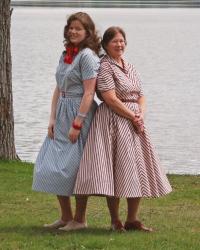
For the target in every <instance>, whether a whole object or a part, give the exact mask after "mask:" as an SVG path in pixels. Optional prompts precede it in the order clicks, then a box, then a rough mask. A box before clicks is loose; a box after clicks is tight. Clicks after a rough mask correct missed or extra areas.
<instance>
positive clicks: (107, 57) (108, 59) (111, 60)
mask: <svg viewBox="0 0 200 250" xmlns="http://www.w3.org/2000/svg"><path fill="white" fill-rule="evenodd" d="M102 59H105V60H106V61H108V62H109V63H110V64H113V65H116V66H117V67H119V68H120V69H121V70H122V71H123V72H124V73H125V74H127V73H128V64H127V62H126V60H125V59H124V57H122V58H121V59H122V63H123V66H124V67H121V65H119V64H118V63H117V62H116V61H115V60H114V59H113V58H112V57H110V56H108V55H105V56H104V57H103V58H102Z"/></svg>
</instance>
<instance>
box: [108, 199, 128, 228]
mask: <svg viewBox="0 0 200 250" xmlns="http://www.w3.org/2000/svg"><path fill="white" fill-rule="evenodd" d="M106 199H107V205H108V208H109V212H110V217H111V229H112V230H114V231H118V232H124V231H125V229H124V226H123V224H122V223H121V221H120V218H119V201H120V200H119V198H116V197H106Z"/></svg>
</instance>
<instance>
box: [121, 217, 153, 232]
mask: <svg viewBox="0 0 200 250" xmlns="http://www.w3.org/2000/svg"><path fill="white" fill-rule="evenodd" d="M124 228H125V229H126V230H127V231H130V230H139V231H143V232H153V229H152V228H148V227H145V226H144V225H143V224H142V223H141V222H140V221H138V220H135V221H134V222H128V221H126V222H125V225H124Z"/></svg>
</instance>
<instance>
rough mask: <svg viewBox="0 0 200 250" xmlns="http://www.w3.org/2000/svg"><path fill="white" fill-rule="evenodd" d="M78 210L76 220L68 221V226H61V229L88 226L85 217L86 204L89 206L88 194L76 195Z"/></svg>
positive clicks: (69, 229)
mask: <svg viewBox="0 0 200 250" xmlns="http://www.w3.org/2000/svg"><path fill="white" fill-rule="evenodd" d="M75 198H76V212H75V216H74V220H72V221H70V222H69V223H67V225H66V226H64V227H61V228H60V230H63V231H72V230H79V229H84V228H87V223H86V219H85V214H86V206H87V200H88V197H87V196H76V197H75Z"/></svg>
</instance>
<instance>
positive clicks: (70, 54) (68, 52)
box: [64, 47, 79, 64]
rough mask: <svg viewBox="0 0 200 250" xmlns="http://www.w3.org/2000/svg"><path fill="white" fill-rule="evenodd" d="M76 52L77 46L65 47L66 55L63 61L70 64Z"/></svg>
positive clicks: (77, 50)
mask: <svg viewBox="0 0 200 250" xmlns="http://www.w3.org/2000/svg"><path fill="white" fill-rule="evenodd" d="M78 52H79V48H78V47H66V55H65V57H64V62H65V63H67V64H71V63H72V62H73V60H74V57H75V56H76V55H77V54H78Z"/></svg>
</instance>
